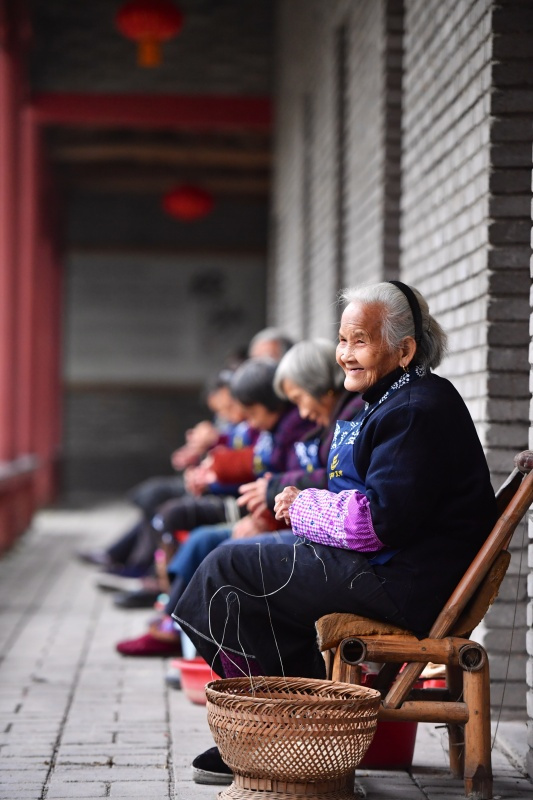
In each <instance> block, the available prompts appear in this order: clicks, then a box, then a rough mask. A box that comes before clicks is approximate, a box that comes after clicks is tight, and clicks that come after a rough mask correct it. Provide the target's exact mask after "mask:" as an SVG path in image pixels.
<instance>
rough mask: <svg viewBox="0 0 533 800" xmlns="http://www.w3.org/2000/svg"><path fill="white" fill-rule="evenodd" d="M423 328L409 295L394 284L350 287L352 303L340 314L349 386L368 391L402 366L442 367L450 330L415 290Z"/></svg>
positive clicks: (341, 353)
mask: <svg viewBox="0 0 533 800" xmlns="http://www.w3.org/2000/svg"><path fill="white" fill-rule="evenodd" d="M412 292H413V294H414V299H415V300H416V302H418V305H419V308H420V317H421V319H420V325H419V328H420V329H419V330H415V320H414V317H413V311H412V310H411V306H410V305H409V301H408V299H407V296H406V294H404V292H403V291H402V290H401V289H400V288H398V287H397V286H396V285H394V284H392V283H377V284H374V285H369V286H361V287H358V288H355V289H347V290H346V291H345V292H344V293H343V299H344V300H345V301H346V302H347V303H348V305H347V306H346V308H345V310H344V313H343V315H342V319H341V325H340V330H339V344H338V346H337V361H338V363H339V364H340V366H341V367H342V368H343V370H344V373H345V382H344V385H345V387H346V388H347V389H349V390H350V391H358V392H365V391H366V390H367V389H369V388H370V387H371V386H373V385H374V384H375V383H376V382H377V381H378V380H380V378H382V377H384V376H385V375H387V374H389V373H390V372H392V371H393V370H395V369H397V368H398V367H401V368H403V369H404V370H407V369H408V367H409V366H419V367H422V368H423V369H434V368H435V367H437V366H438V365H439V364H440V362H441V360H442V358H443V356H444V355H445V352H446V334H445V333H444V331H443V330H442V328H441V327H440V325H439V323H438V322H437V321H436V320H435V319H434V318H433V317H432V316H431V315H430V313H429V309H428V305H427V302H426V300H425V299H424V298H423V296H422V295H421V294H420V292H418V291H417V290H416V289H412Z"/></svg>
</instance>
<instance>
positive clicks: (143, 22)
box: [115, 0, 183, 67]
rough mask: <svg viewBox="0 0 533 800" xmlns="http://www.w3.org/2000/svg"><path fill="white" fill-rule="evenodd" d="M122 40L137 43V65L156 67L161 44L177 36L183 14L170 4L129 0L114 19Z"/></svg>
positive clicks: (160, 0)
mask: <svg viewBox="0 0 533 800" xmlns="http://www.w3.org/2000/svg"><path fill="white" fill-rule="evenodd" d="M115 22H116V25H117V28H118V29H119V31H120V33H122V35H123V36H126V37H127V38H128V39H133V40H134V41H135V42H137V43H138V48H137V63H138V64H139V66H141V67H157V66H159V64H160V63H161V42H166V41H168V39H172V38H173V37H174V36H177V35H178V33H179V32H180V31H181V29H182V27H183V14H182V13H181V11H180V10H179V9H178V8H176V6H175V5H174V3H172V2H171V0H129V2H128V3H126V4H125V5H123V6H122V8H120V9H119V11H118V13H117V16H116V18H115Z"/></svg>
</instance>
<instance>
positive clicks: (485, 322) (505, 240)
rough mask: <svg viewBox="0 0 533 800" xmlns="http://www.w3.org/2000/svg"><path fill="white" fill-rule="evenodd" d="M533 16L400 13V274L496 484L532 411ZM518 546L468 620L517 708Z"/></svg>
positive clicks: (521, 670) (518, 543)
mask: <svg viewBox="0 0 533 800" xmlns="http://www.w3.org/2000/svg"><path fill="white" fill-rule="evenodd" d="M530 16H531V14H530V11H529V10H528V9H527V8H526V7H525V6H524V5H521V4H513V3H506V4H494V3H492V2H490V1H489V0H477V2H474V3H467V2H460V3H457V2H441V0H438V2H426V1H424V2H419V0H411V2H409V3H407V11H406V19H405V27H406V36H405V53H406V55H405V83H404V131H405V135H404V162H403V169H404V193H403V198H402V203H403V219H402V231H403V235H402V246H403V254H402V275H403V277H404V278H405V279H406V280H407V281H410V282H412V283H414V284H416V285H417V286H418V287H419V288H420V289H421V290H422V291H423V292H424V294H425V295H426V296H427V297H428V299H429V301H430V305H431V307H432V309H433V311H434V312H435V313H436V315H437V316H438V318H439V320H440V321H441V322H442V324H443V325H444V327H445V329H446V330H447V331H448V334H449V337H450V356H449V358H448V359H447V360H446V361H445V363H444V364H443V366H442V368H441V369H440V370H439V371H440V372H441V373H442V374H445V375H447V376H448V377H449V378H450V379H451V380H452V381H453V382H454V384H455V385H456V386H457V388H458V389H459V391H460V392H461V394H462V396H463V397H464V399H465V401H466V402H467V404H468V406H469V408H470V411H471V413H472V416H473V418H474V420H475V422H476V425H477V428H478V431H479V434H480V437H481V440H482V442H483V444H484V447H485V452H486V454H487V459H488V461H489V466H490V467H491V472H492V476H493V480H494V484H495V486H498V485H499V484H500V483H501V481H502V479H503V477H504V475H505V474H506V473H507V472H508V471H509V470H510V468H511V466H512V458H513V455H514V454H515V453H516V452H517V451H519V450H521V449H524V448H525V447H526V446H527V432H528V424H529V423H528V399H529V390H528V372H529V366H528V359H527V342H528V336H529V334H528V319H529V297H528V287H529V274H528V260H529V244H528V236H529V227H530V223H529V219H528V218H529V193H530V190H529V185H528V182H529V172H530V168H531V156H530V149H529V144H530V142H529V137H530V131H531V124H532V122H533V116H532V113H531V110H532V104H531V91H530V90H529V91H528V89H527V85H528V83H529V84H531V75H532V69H531V68H532V66H533V64H532V62H531V56H530V55H528V54H527V48H524V49H523V52H522V55H521V56H520V55H518V57H517V55H516V50H515V47H514V45H513V42H514V40H516V39H517V38H519V39H522V38H524V36H525V35H526V32H527V30H528V26H530V21H529V17H530ZM530 52H531V51H530ZM451 54H453V57H451ZM523 548H524V540H523V528H520V530H518V531H517V534H516V535H515V537H514V542H513V545H512V547H511V549H512V554H513V558H512V564H511V567H510V569H509V572H508V575H507V577H506V579H505V582H504V585H503V587H502V591H501V594H500V600H499V601H498V602H497V603H496V604H495V605H494V607H493V608H492V609H491V611H490V612H489V614H488V615H487V617H486V618H485V621H484V623H483V625H482V626H481V628H480V629H478V631H477V632H476V636H477V638H478V639H479V640H481V641H482V642H483V643H484V644H485V646H486V647H487V648H488V649H489V650H490V651H491V654H492V655H493V661H492V664H493V669H492V685H493V691H492V701H493V703H494V704H495V705H499V704H500V702H501V701H502V697H503V705H504V708H505V709H506V711H507V712H511V713H513V714H517V713H518V714H523V710H524V695H525V687H524V675H525V662H526V654H525V647H524V641H525V616H526V615H525V611H526V609H525V580H526V579H525V571H526V569H525V558H524V552H523ZM516 603H518V607H517V608H516V610H515V605H516ZM513 624H514V627H515V632H514V636H511V631H510V628H511V627H512V625H513ZM510 654H512V655H511V658H510V660H509V656H510Z"/></svg>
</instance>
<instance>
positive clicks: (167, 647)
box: [117, 633, 181, 658]
mask: <svg viewBox="0 0 533 800" xmlns="http://www.w3.org/2000/svg"><path fill="white" fill-rule="evenodd" d="M117 650H118V652H119V653H121V654H122V655H123V656H162V657H163V658H166V657H170V656H180V655H181V641H180V638H179V635H178V636H176V638H173V639H170V638H168V639H159V638H157V637H156V636H154V635H153V634H152V633H145V635H144V636H139V638H138V639H129V640H127V641H124V642H119V643H118V644H117Z"/></svg>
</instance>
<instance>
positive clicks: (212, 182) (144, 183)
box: [67, 174, 271, 197]
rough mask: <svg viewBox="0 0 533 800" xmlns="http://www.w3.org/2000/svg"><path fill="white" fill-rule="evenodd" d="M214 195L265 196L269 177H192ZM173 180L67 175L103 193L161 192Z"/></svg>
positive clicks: (83, 186) (87, 188) (73, 182)
mask: <svg viewBox="0 0 533 800" xmlns="http://www.w3.org/2000/svg"><path fill="white" fill-rule="evenodd" d="M196 182H197V183H198V184H199V185H201V186H202V188H204V189H207V190H209V191H210V192H212V193H213V194H214V195H232V196H239V195H245V196H256V197H268V194H269V192H270V188H271V187H270V181H269V179H268V178H262V177H244V176H243V177H230V176H228V177H209V176H208V175H205V176H202V178H201V180H197V181H196ZM174 183H175V181H174V182H173V181H170V182H169V179H168V177H167V178H166V179H165V178H163V177H158V176H155V175H154V176H152V177H150V176H141V175H135V174H132V175H130V176H126V175H113V174H109V175H107V176H105V175H94V176H91V175H90V174H87V175H84V176H80V175H77V176H76V177H75V179H74V180H70V179H69V177H67V184H69V185H70V186H71V187H72V188H74V189H75V190H77V191H84V192H95V193H105V194H163V193H164V192H166V191H168V190H169V189H171V188H172V186H173V185H174Z"/></svg>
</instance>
